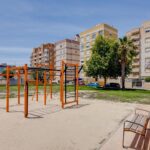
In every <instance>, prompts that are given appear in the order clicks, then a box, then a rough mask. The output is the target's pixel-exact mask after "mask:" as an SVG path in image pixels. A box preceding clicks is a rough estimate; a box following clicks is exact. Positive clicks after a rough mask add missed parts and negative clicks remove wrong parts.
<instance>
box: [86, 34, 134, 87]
mask: <svg viewBox="0 0 150 150" xmlns="http://www.w3.org/2000/svg"><path fill="white" fill-rule="evenodd" d="M124 40H126V42H127V43H126V42H125V41H124ZM124 40H123V39H122V40H121V39H119V40H114V39H110V38H105V37H103V36H98V37H97V38H96V40H95V42H94V45H93V46H92V49H91V50H92V54H91V57H90V59H89V60H88V61H87V62H86V64H85V66H84V71H85V72H86V74H87V76H90V77H94V78H96V79H97V78H98V77H103V78H104V81H105V84H106V80H107V78H117V77H119V76H122V73H123V72H122V67H123V65H122V63H123V60H125V69H124V75H125V76H126V75H128V74H129V73H130V72H131V64H132V60H133V57H134V56H136V54H135V48H136V47H135V46H134V45H133V42H132V41H131V40H129V39H127V38H126V37H125V39H124ZM125 48H126V49H125ZM124 51H126V52H124Z"/></svg>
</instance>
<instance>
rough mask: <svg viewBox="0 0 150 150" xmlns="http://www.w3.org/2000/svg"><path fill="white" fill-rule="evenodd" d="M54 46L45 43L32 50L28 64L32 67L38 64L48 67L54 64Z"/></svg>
mask: <svg viewBox="0 0 150 150" xmlns="http://www.w3.org/2000/svg"><path fill="white" fill-rule="evenodd" d="M54 47H55V46H54V44H52V43H47V44H42V45H41V46H39V47H37V48H33V51H32V54H31V57H30V64H31V66H33V67H36V66H37V65H38V64H44V65H49V64H53V67H54V62H55V51H54Z"/></svg>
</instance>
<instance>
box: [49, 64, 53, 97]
mask: <svg viewBox="0 0 150 150" xmlns="http://www.w3.org/2000/svg"><path fill="white" fill-rule="evenodd" d="M52 69H53V67H52V65H50V98H51V99H52V90H53V89H52V79H53V76H52V75H53V71H52Z"/></svg>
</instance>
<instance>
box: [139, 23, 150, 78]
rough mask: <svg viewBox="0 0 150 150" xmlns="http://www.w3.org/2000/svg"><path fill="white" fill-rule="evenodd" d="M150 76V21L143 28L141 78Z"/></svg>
mask: <svg viewBox="0 0 150 150" xmlns="http://www.w3.org/2000/svg"><path fill="white" fill-rule="evenodd" d="M148 76H150V21H147V22H144V23H143V24H142V26H141V77H142V78H145V77H148Z"/></svg>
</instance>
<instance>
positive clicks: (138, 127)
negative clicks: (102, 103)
mask: <svg viewBox="0 0 150 150" xmlns="http://www.w3.org/2000/svg"><path fill="white" fill-rule="evenodd" d="M149 120H150V111H147V110H144V109H139V108H136V109H135V114H134V116H133V118H132V119H131V120H126V121H125V122H124V126H123V141H122V145H123V147H124V148H128V147H126V146H125V145H124V139H125V132H127V131H128V132H133V133H136V134H139V135H142V136H144V138H145V135H146V131H147V126H148V122H149Z"/></svg>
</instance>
